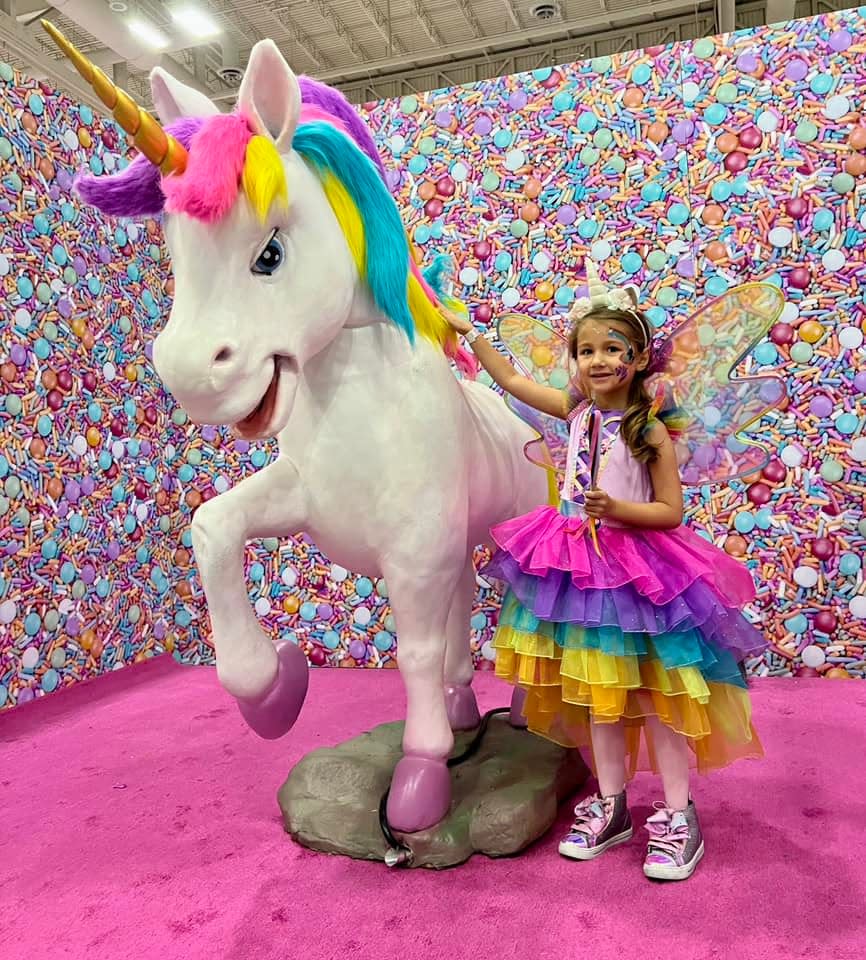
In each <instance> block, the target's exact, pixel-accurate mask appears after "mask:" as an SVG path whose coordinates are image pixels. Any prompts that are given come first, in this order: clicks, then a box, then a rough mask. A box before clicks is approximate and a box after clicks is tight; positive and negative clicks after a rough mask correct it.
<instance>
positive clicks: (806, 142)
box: [0, 9, 866, 707]
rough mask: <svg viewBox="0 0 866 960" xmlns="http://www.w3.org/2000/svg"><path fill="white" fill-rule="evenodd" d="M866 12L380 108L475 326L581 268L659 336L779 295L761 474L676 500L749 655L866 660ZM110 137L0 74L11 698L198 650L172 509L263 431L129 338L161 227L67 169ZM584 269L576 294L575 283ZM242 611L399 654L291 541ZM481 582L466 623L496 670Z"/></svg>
mask: <svg viewBox="0 0 866 960" xmlns="http://www.w3.org/2000/svg"><path fill="white" fill-rule="evenodd" d="M864 15H866V9H861V10H859V11H848V12H844V13H840V14H828V15H825V16H822V17H819V18H815V19H812V20H800V21H795V22H793V23H791V24H789V25H787V28H784V29H783V28H780V27H778V26H777V27H775V28H764V29H760V30H755V31H749V32H744V33H739V34H734V35H732V36H730V37H724V38H712V39H710V38H705V39H702V40H698V41H695V42H693V43H689V44H679V45H675V46H672V47H664V48H653V49H649V50H646V51H639V52H636V53H629V54H624V55H619V56H616V57H604V58H598V59H596V60H593V61H590V62H587V63H580V64H574V65H571V66H567V67H560V68H555V69H544V70H539V71H535V72H533V73H527V74H519V75H515V76H512V77H504V78H501V79H497V80H492V81H489V82H485V83H480V84H476V85H474V86H471V87H465V88H458V89H454V90H444V91H436V92H435V93H431V94H428V95H426V96H409V97H404V98H402V99H401V100H394V101H387V102H383V103H377V104H368V105H366V106H365V108H364V113H365V115H366V117H367V119H368V120H369V122H370V123H371V125H372V127H373V129H374V131H375V134H376V137H377V139H378V142H379V144H380V146H381V149H382V152H383V156H384V157H385V159H386V165H387V167H388V169H389V176H390V177H391V182H392V186H393V187H394V190H395V193H397V194H398V196H399V200H400V203H401V205H402V207H403V209H404V212H405V217H406V222H407V224H408V225H409V226H410V231H411V233H412V236H413V239H414V240H415V242H416V244H417V246H418V248H419V250H420V251H421V252H422V254H423V256H424V258H425V260H426V259H429V256H430V255H431V254H432V252H433V251H434V250H435V251H437V252H438V251H446V252H450V253H451V254H452V256H453V257H454V259H455V261H456V262H457V264H458V271H457V283H456V286H455V292H456V294H457V295H459V296H462V297H463V298H464V299H465V300H466V301H468V302H469V303H470V304H471V306H472V309H473V314H474V317H475V320H476V322H477V323H478V325H479V326H481V327H485V326H487V325H489V324H490V323H491V321H492V320H493V319H494V318H495V316H496V315H497V314H500V313H502V312H505V311H518V312H522V313H531V314H539V315H545V316H547V317H549V318H550V319H551V320H552V321H553V322H554V323H555V324H558V325H560V326H561V325H562V324H563V316H564V313H565V312H566V310H567V308H568V306H569V304H570V303H571V301H572V299H573V298H574V296H575V294H576V293H577V294H578V295H579V294H580V293H581V290H580V281H579V280H578V279H577V278H580V277H582V276H583V260H584V257H585V256H586V255H590V256H592V257H593V258H594V259H595V260H596V261H597V262H598V263H599V266H600V269H601V271H602V273H603V275H604V276H605V277H606V278H608V279H612V280H614V281H617V282H623V281H625V280H626V279H628V280H631V281H632V282H635V283H637V284H639V286H640V288H641V290H642V291H643V296H644V305H645V306H646V307H648V308H649V315H650V317H651V319H652V321H653V323H654V324H655V325H656V326H657V327H659V328H662V329H672V327H673V326H675V325H676V323H677V322H678V321H680V320H682V319H683V318H684V317H685V316H687V315H688V313H689V312H690V311H691V310H693V309H694V307H695V305H696V304H697V303H700V302H703V301H704V300H705V299H706V298H711V297H714V296H718V295H719V294H720V293H722V292H724V291H725V290H726V289H728V288H729V287H730V286H732V285H735V284H737V283H739V282H742V281H745V280H758V279H764V280H770V281H771V282H773V283H776V284H779V285H780V286H781V288H782V289H783V291H784V293H785V297H786V304H787V305H786V308H785V313H784V314H783V317H782V320H781V322H780V323H779V324H777V326H776V327H775V328H774V329H773V331H772V333H771V336H770V337H769V338H768V339H767V341H766V342H764V343H762V344H760V345H759V347H758V348H757V349H756V351H755V353H754V356H753V358H752V359H751V360H749V361H747V362H746V363H745V364H744V368H743V369H752V370H754V369H755V368H756V367H759V368H762V369H763V370H765V371H767V372H769V371H773V370H776V371H781V372H782V373H783V375H784V376H785V377H786V380H787V384H788V390H789V395H790V400H789V403H788V406H787V408H786V409H785V410H783V411H780V412H779V413H777V414H774V415H772V416H771V417H770V418H769V419H768V421H767V422H765V424H764V425H763V426H762V428H761V430H760V434H759V436H760V439H762V440H763V441H764V442H765V443H768V444H770V445H771V446H772V447H773V448H774V449H775V451H776V456H775V457H774V459H773V460H772V462H771V463H770V464H769V465H768V466H767V468H766V469H765V470H764V473H763V476H761V477H759V478H750V480H751V482H748V483H746V482H734V483H732V484H731V485H730V486H726V487H723V488H721V489H718V490H708V489H704V490H700V491H695V492H694V496H693V497H692V498H691V501H690V507H691V511H690V516H691V522H692V523H693V524H694V525H695V527H696V528H697V529H698V530H699V531H701V532H702V533H703V534H704V535H706V536H707V537H708V538H712V539H714V540H715V541H716V542H717V543H719V544H720V545H722V546H723V547H724V549H725V550H727V551H728V552H729V553H731V554H732V555H734V556H741V557H743V558H744V562H746V563H747V564H748V565H749V566H750V568H751V569H752V570H753V572H754V574H755V577H756V579H757V581H758V583H759V598H758V602H757V603H756V605H755V606H754V608H753V609H751V610H750V611H749V615H750V616H751V617H754V618H755V619H762V620H763V622H764V625H765V628H766V630H767V632H768V635H769V636H770V637H771V638H772V640H773V643H774V646H773V649H772V651H771V652H770V653H769V654H767V655H766V656H765V657H764V658H763V659H762V660H760V661H757V662H755V663H753V664H751V665H750V666H751V669H752V670H753V672H756V673H758V674H787V673H791V672H799V673H801V674H802V673H807V674H811V673H812V672H813V671H817V672H818V673H821V674H825V675H827V676H831V677H846V676H857V677H862V676H864V674H866V669H864V668H866V663H864V643H866V594H864V585H863V572H862V564H863V557H864V554H866V548H864V542H866V518H864V499H866V435H864V425H866V365H864V363H863V358H864V348H863V341H864V329H866V321H864V316H866V313H864V310H866V306H864V294H863V289H866V288H864V286H863V277H864V273H866V206H864V204H863V199H862V198H863V196H864V190H866V115H864V120H863V122H861V120H860V115H859V111H860V110H861V108H862V107H863V102H862V99H863V93H862V91H863V90H864V89H866V32H864ZM124 148H125V141H124V139H123V134H121V133H119V131H118V129H117V128H116V127H115V126H114V124H113V123H110V122H108V121H105V120H103V119H102V118H101V117H99V116H95V115H94V114H93V113H92V112H91V111H90V110H89V108H87V107H84V106H75V105H73V104H72V103H70V102H69V101H67V100H66V99H64V98H63V97H61V96H59V95H57V94H56V93H54V92H53V91H51V90H50V89H47V88H46V87H44V85H42V84H40V83H36V82H34V81H30V80H27V79H26V78H24V77H22V76H20V75H17V74H13V72H12V70H11V69H9V68H8V66H6V65H4V64H0V231H2V236H3V243H2V248H0V298H2V304H3V314H2V315H3V320H4V322H3V324H2V326H0V377H2V383H3V392H2V396H0V706H6V707H8V706H11V705H13V704H15V703H24V702H26V701H28V700H31V699H33V697H34V696H39V695H42V694H44V693H50V692H52V691H54V690H56V689H58V688H59V687H61V686H63V685H65V684H70V683H74V682H76V681H77V680H81V679H84V678H86V677H89V676H93V675H95V674H98V673H100V672H104V671H106V670H111V669H116V668H118V667H121V666H122V665H123V664H125V663H129V662H132V661H134V660H141V659H145V658H147V657H150V656H152V655H154V654H155V653H160V652H162V651H164V650H167V651H170V652H172V653H173V654H174V656H175V657H176V658H178V659H182V660H184V661H188V662H210V661H211V660H212V649H211V647H210V646H209V644H208V642H207V626H206V611H205V605H204V601H203V596H202V591H201V586H200V584H199V581H198V579H197V577H196V576H195V573H194V567H193V560H192V556H191V549H190V538H189V521H190V517H191V514H192V512H193V511H194V510H195V508H196V507H197V506H198V504H199V503H201V502H202V501H203V500H206V499H208V498H209V497H211V496H214V495H215V494H216V493H218V492H220V491H222V490H225V489H227V488H228V487H229V486H230V485H232V484H233V483H236V482H237V481H238V480H239V479H241V478H242V477H243V476H245V475H248V474H249V473H250V472H252V471H254V470H255V469H257V468H259V467H261V466H262V465H263V464H264V463H266V462H267V460H268V458H269V457H270V456H271V455H272V453H273V449H272V447H271V446H270V445H262V446H254V447H253V448H250V447H249V446H247V445H246V444H245V443H243V442H240V441H237V440H232V439H231V438H230V437H229V435H228V434H227V432H225V431H223V430H215V429H208V428H205V429H201V430H200V429H194V428H192V427H191V426H189V425H188V424H187V423H186V419H185V416H184V414H183V412H182V411H181V410H179V409H177V408H176V406H175V405H174V403H173V401H172V400H171V399H170V398H168V397H166V396H165V394H164V393H163V392H162V390H161V388H160V386H159V383H158V382H157V379H156V377H155V374H154V372H153V369H152V367H151V365H150V363H149V361H148V352H149V346H148V344H149V343H150V341H151V340H152V337H153V335H154V331H155V328H156V327H157V325H158V324H159V323H161V322H162V317H164V315H165V314H166V313H167V311H168V309H169V307H170V303H171V295H172V289H173V282H172V279H171V278H170V276H169V273H168V263H167V260H166V256H165V250H164V248H163V246H162V244H161V237H160V232H159V227H158V224H156V223H154V222H151V221H148V222H140V223H124V224H109V223H107V222H106V221H104V220H103V219H102V218H101V217H99V216H98V215H96V214H95V213H94V212H93V211H90V210H85V209H82V208H81V207H80V206H79V205H78V204H77V202H76V201H75V200H74V199H73V197H72V195H71V192H70V187H71V175H72V173H73V172H74V171H75V170H77V169H79V168H81V167H82V166H84V165H86V164H89V165H90V168H91V169H92V170H94V171H95V172H97V173H100V172H103V171H106V172H110V171H111V170H112V169H117V168H118V166H119V165H120V164H122V163H124V162H125V160H123V159H122V158H121V156H120V153H119V151H120V150H122V149H124ZM575 284H577V286H576V287H575V286H574V285H575ZM247 560H248V563H247V575H248V582H249V588H250V600H251V602H252V603H253V604H254V606H255V609H256V612H257V614H258V615H259V617H260V618H261V620H262V622H263V624H264V625H265V626H266V628H267V629H268V630H269V631H270V632H271V633H272V634H273V635H274V636H275V637H276V636H283V637H285V636H291V637H293V638H294V639H295V640H296V641H297V642H298V643H300V644H301V645H302V646H303V649H304V650H305V651H306V652H307V654H308V656H309V658H310V661H311V662H312V663H313V664H316V665H320V666H324V665H333V666H365V667H381V666H386V667H389V666H393V665H394V659H393V655H394V651H395V638H394V624H393V621H392V618H391V614H390V610H389V607H388V601H387V587H386V585H385V584H384V583H382V582H375V581H371V580H370V579H368V578H366V577H364V576H361V575H355V574H352V573H350V572H348V571H346V570H344V569H342V568H340V567H338V566H336V565H333V564H331V563H330V562H329V561H327V560H326V559H325V558H324V557H323V556H322V555H321V554H320V553H319V552H318V551H317V550H316V548H315V547H314V545H313V544H311V543H310V542H308V541H307V540H306V539H304V538H298V539H295V540H291V541H281V542H279V543H278V542H277V541H276V540H266V541H263V542H262V543H261V544H255V545H251V546H250V547H249V548H248V556H247ZM497 609H498V596H497V594H496V593H495V592H494V591H493V590H491V589H490V587H489V585H487V584H484V583H480V590H479V593H478V595H477V597H476V603H475V608H474V610H473V617H472V628H473V635H472V642H473V648H474V649H475V651H476V656H477V659H478V662H479V665H480V666H481V667H482V668H489V667H490V666H491V658H492V650H491V647H490V642H489V641H490V635H491V631H492V625H493V624H494V623H495V618H496V612H497Z"/></svg>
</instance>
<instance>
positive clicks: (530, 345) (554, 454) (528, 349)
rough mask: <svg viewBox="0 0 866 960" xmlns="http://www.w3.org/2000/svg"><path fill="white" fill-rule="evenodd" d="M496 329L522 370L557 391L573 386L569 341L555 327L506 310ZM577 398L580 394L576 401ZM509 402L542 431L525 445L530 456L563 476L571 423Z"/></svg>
mask: <svg viewBox="0 0 866 960" xmlns="http://www.w3.org/2000/svg"><path fill="white" fill-rule="evenodd" d="M496 332H497V334H498V336H499V339H500V341H501V342H502V343H503V344H504V345H505V347H506V349H507V350H508V352H509V353H510V354H511V357H512V360H513V361H514V366H515V367H516V368H517V369H518V370H519V371H520V373H522V374H523V375H524V376H526V377H530V378H531V379H532V380H535V382H536V383H540V384H543V385H544V386H548V387H553V388H554V389H556V390H566V389H569V388H570V385H571V377H570V376H569V363H568V341H567V340H566V339H565V338H564V337H562V336H561V335H560V334H558V333H557V332H556V331H555V330H554V329H553V328H552V327H550V326H548V325H547V324H546V323H543V322H542V321H541V320H538V319H537V318H535V317H527V316H524V315H523V314H520V313H506V314H504V315H503V316H502V317H500V318H499V321H498V323H497V331H496ZM577 399H579V398H578V397H577V396H576V397H575V401H576V400H577ZM506 403H507V404H508V406H509V407H510V408H511V409H512V410H513V411H514V413H516V414H517V416H518V417H520V419H521V420H523V421H524V422H525V423H527V424H529V426H530V427H532V429H533V430H535V431H536V432H537V433H538V439H536V440H531V441H530V442H529V443H528V444H526V446H525V448H524V452H525V453H526V456H527V458H528V459H529V460H530V461H532V463H536V464H538V466H540V467H544V468H545V469H547V470H552V471H554V472H555V473H557V474H559V475H560V476H561V475H563V474H564V473H565V461H566V456H567V454H568V423H567V422H566V421H565V420H562V419H560V418H559V417H552V416H550V415H549V414H546V413H541V412H540V411H539V410H536V409H535V408H534V407H530V406H527V405H526V404H525V403H521V402H520V401H519V400H516V399H515V398H514V397H512V396H506Z"/></svg>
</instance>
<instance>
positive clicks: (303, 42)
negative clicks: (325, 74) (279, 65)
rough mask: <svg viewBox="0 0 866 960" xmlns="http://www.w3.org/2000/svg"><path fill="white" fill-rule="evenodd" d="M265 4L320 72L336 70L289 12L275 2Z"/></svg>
mask: <svg viewBox="0 0 866 960" xmlns="http://www.w3.org/2000/svg"><path fill="white" fill-rule="evenodd" d="M264 4H265V7H267V9H268V10H269V11H270V14H271V16H272V17H273V18H274V19H275V20H276V21H277V22H278V23H279V24H280V25H281V26H282V27H283V29H284V30H285V31H286V33H288V35H289V36H290V37H291V38H292V40H294V41H295V43H297V44H298V46H300V48H301V49H302V50H303V51H304V53H305V54H306V56H307V58H308V59H309V60H311V61H312V62H313V63H314V64H315V66H316V67H317V68H318V71H322V70H325V71H327V70H333V69H334V65H333V64H332V63H331V61H330V60H329V59H328V58H327V57H326V56H325V54H324V53H322V51H321V50H320V49H319V48H318V47H317V46H316V44H315V43H314V42H313V40H312V38H311V37H308V36H307V34H306V33H304V31H303V30H302V29H301V28H300V27H299V26H298V25H297V24H296V23H295V21H294V20H293V19H292V18H291V17H290V16H289V12H288V10H284V9H283V8H282V7H281V6H280V4H279V3H277V2H275V0H264Z"/></svg>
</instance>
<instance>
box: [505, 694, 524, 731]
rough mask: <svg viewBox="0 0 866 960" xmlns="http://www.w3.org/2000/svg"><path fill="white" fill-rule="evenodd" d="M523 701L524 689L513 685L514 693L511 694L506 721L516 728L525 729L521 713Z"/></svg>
mask: <svg viewBox="0 0 866 960" xmlns="http://www.w3.org/2000/svg"><path fill="white" fill-rule="evenodd" d="M525 703H526V691H525V690H524V689H523V688H522V687H515V688H514V693H512V694H511V713H509V715H508V722H509V723H510V724H511V726H512V727H514V728H515V729H517V730H525V729H526V727H527V726H528V724H527V722H526V717H525V716H524V714H523V706H524V704H525Z"/></svg>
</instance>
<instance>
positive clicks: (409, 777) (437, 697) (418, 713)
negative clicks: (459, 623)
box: [385, 560, 462, 833]
mask: <svg viewBox="0 0 866 960" xmlns="http://www.w3.org/2000/svg"><path fill="white" fill-rule="evenodd" d="M461 566H462V562H461V561H460V560H457V561H456V563H454V564H443V565H437V569H436V571H435V572H433V571H431V570H429V568H428V570H420V569H414V570H410V569H406V568H404V569H403V570H395V571H393V572H390V571H388V572H386V573H385V577H386V579H387V581H388V587H389V592H390V596H391V604H392V607H393V610H394V617H395V619H396V621H397V635H398V638H399V646H398V651H397V666H398V667H399V669H400V674H401V676H402V678H403V683H404V684H405V687H406V726H405V730H404V733H403V757H402V758H401V760H400V761H399V763H398V764H397V767H396V769H395V770H394V775H393V778H392V781H391V792H390V795H389V797H388V821H389V823H390V824H391V826H392V827H393V828H394V829H395V830H399V831H401V832H403V833H414V832H416V831H418V830H425V829H427V828H428V827H432V826H433V825H434V824H436V823H438V822H439V821H440V820H441V819H442V818H443V817H444V816H445V815H446V814H447V813H448V810H449V809H450V806H451V775H450V772H449V770H448V766H447V759H448V755H449V753H450V752H451V748H452V747H453V746H454V736H453V734H452V732H451V725H450V723H449V722H448V712H447V710H446V708H445V690H444V687H443V683H442V679H443V675H444V669H445V625H446V620H447V616H448V609H449V604H448V603H447V602H446V603H443V602H442V598H443V597H450V596H451V594H452V592H453V591H454V589H455V587H456V581H457V577H458V575H459V574H458V572H457V571H459V570H460V568H461ZM425 574H427V575H426V576H425Z"/></svg>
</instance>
